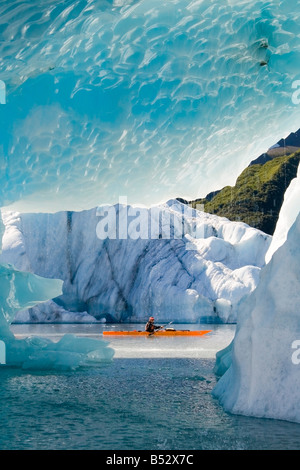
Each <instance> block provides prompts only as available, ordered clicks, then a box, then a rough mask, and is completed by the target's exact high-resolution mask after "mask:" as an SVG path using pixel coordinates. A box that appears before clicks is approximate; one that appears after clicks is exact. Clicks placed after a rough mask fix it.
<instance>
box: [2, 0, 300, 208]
mask: <svg viewBox="0 0 300 470" xmlns="http://www.w3.org/2000/svg"><path fill="white" fill-rule="evenodd" d="M0 18H1V20H0V21H1V25H2V26H1V36H2V41H1V42H0V57H2V58H3V59H2V62H1V63H0V65H1V75H0V78H1V79H2V80H3V81H4V82H5V84H6V87H7V104H6V105H5V106H1V107H0V125H1V132H2V134H1V147H0V159H1V176H0V188H1V192H0V206H2V207H3V206H8V205H11V204H13V203H14V209H16V210H19V211H24V210H25V211H31V212H32V211H34V210H37V211H48V212H49V211H51V210H53V211H56V210H60V209H66V210H78V209H88V208H92V207H95V206H96V205H98V204H99V203H101V204H102V203H116V202H118V197H119V196H120V195H126V196H127V197H128V202H129V203H136V202H138V203H146V204H150V203H157V202H165V201H166V200H168V199H170V198H173V197H177V196H182V197H186V198H189V197H191V198H195V197H199V196H201V195H203V196H204V195H205V194H206V193H207V192H208V191H209V190H215V189H218V188H219V187H220V186H222V185H225V184H231V183H233V182H234V180H235V178H236V176H237V175H238V174H239V172H240V171H241V170H242V169H243V168H244V166H245V165H246V164H247V163H248V162H250V160H252V159H253V157H256V156H257V155H258V154H259V153H261V152H263V151H265V150H266V148H269V147H270V146H271V145H273V143H274V142H276V141H278V140H279V139H280V138H281V137H282V136H283V135H285V134H288V133H290V132H291V131H292V130H297V129H298V127H299V123H297V118H298V114H299V108H298V101H299V100H298V99H297V97H298V91H299V90H298V87H297V83H298V80H297V78H299V71H298V69H299V67H298V64H299V59H300V38H299V34H298V32H299V22H300V19H299V6H298V2H297V1H296V0H281V1H278V0H270V1H268V2H261V1H252V0H246V1H232V0H225V1H222V2H213V3H212V2H211V1H210V0H201V1H198V0H197V1H196V0H172V1H170V2H161V0H153V1H151V2H149V0H139V1H132V0H129V1H108V0H107V1H99V0H90V1H87V0H77V1H73V0H66V1H65V2H63V3H57V2H55V1H54V0H47V1H46V2H37V1H34V2H30V3H21V2H20V1H19V0H12V1H11V2H10V3H9V5H7V3H6V2H2V4H1V6H0Z"/></svg>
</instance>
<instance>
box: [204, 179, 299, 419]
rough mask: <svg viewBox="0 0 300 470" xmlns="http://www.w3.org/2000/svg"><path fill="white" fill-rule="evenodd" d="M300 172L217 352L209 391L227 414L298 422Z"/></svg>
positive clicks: (288, 193) (292, 183) (287, 193)
mask: <svg viewBox="0 0 300 470" xmlns="http://www.w3.org/2000/svg"><path fill="white" fill-rule="evenodd" d="M299 189H300V174H299V172H298V177H297V178H295V179H294V180H293V181H292V182H291V184H290V186H289V188H288V190H287V192H286V197H285V200H284V204H283V206H282V210H281V213H280V216H279V220H278V223H277V226H276V230H275V234H274V237H275V242H274V243H275V246H276V247H277V249H276V250H275V248H274V246H273V245H272V244H271V246H270V248H269V252H268V253H269V254H268V253H267V257H266V258H267V259H268V258H269V261H268V263H267V264H266V266H264V267H263V268H262V270H261V275H260V282H259V284H258V286H257V288H256V289H255V290H254V291H253V292H252V293H251V294H250V295H249V297H248V298H247V299H246V300H245V299H244V300H242V301H241V303H240V306H239V312H238V321H237V330H236V334H235V337H234V339H233V342H232V344H231V345H229V346H228V347H227V348H226V349H224V350H222V351H220V352H219V353H218V355H217V361H216V367H215V370H216V373H218V374H219V375H220V376H221V378H220V380H219V382H218V384H217V386H216V387H215V389H214V391H213V394H214V396H216V397H217V398H218V399H219V400H220V402H221V403H222V405H223V406H224V408H225V409H226V410H227V411H230V412H232V413H239V414H245V415H252V416H256V417H265V418H275V419H284V420H289V421H293V422H298V423H300V409H299V387H300V375H299V367H300V360H299V357H298V356H299V353H300V323H299V301H300V290H299V279H300V264H299V257H300V246H299V237H300V214H299Z"/></svg>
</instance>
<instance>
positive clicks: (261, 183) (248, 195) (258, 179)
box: [189, 151, 300, 235]
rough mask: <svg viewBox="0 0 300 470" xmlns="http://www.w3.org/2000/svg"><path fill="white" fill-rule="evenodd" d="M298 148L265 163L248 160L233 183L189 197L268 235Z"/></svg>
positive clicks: (295, 165) (298, 157) (293, 171)
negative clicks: (212, 191)
mask: <svg viewBox="0 0 300 470" xmlns="http://www.w3.org/2000/svg"><path fill="white" fill-rule="evenodd" d="M299 162H300V151H297V152H295V153H293V154H291V155H285V156H280V157H275V158H273V159H272V160H269V161H267V162H266V163H265V164H259V163H257V164H252V165H250V166H249V167H248V168H246V169H245V170H244V171H243V172H242V173H241V174H240V176H239V177H238V178H237V181H236V184H235V186H225V187H224V188H223V189H221V191H216V192H215V193H213V195H212V197H211V194H210V195H208V196H207V197H206V198H202V199H196V200H195V201H191V202H190V203H189V205H191V206H192V207H196V206H197V204H203V205H204V210H205V212H209V213H211V214H216V215H219V216H222V217H227V218H228V219H229V220H232V221H242V222H245V223H247V224H248V225H250V226H252V227H255V228H257V229H259V230H262V231H263V232H265V233H268V234H270V235H272V234H273V233H274V230H275V226H276V222H277V219H278V215H279V211H280V208H281V205H282V202H283V197H284V193H285V191H286V189H287V187H288V186H289V184H290V182H291V180H292V179H293V178H295V177H296V175H297V169H298V166H299Z"/></svg>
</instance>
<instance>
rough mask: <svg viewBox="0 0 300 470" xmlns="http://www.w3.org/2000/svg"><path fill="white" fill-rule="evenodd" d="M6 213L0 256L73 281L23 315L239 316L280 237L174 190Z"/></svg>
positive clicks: (19, 318)
mask: <svg viewBox="0 0 300 470" xmlns="http://www.w3.org/2000/svg"><path fill="white" fill-rule="evenodd" d="M108 214H112V215H115V217H116V218H114V217H108ZM3 220H4V223H5V233H4V236H3V254H2V256H1V257H0V261H1V262H8V261H9V262H11V263H13V264H14V265H15V266H17V267H18V268H19V269H23V270H29V271H32V272H34V273H37V274H39V275H41V276H45V277H47V278H53V277H58V278H60V279H62V280H63V281H64V285H63V295H61V296H59V297H58V298H57V299H55V302H48V303H46V304H43V305H40V306H36V307H34V308H32V309H30V310H29V311H26V312H20V313H19V315H18V316H17V317H16V321H23V322H24V321H25V322H26V321H30V322H34V321H39V322H41V321H46V322H47V321H48V322H49V321H50V322H51V321H55V322H58V321H85V322H90V321H91V320H92V321H95V318H96V319H98V320H99V319H105V320H107V321H126V322H136V321H137V322H138V321H142V322H144V321H146V319H147V318H148V317H149V315H150V314H152V315H154V316H155V318H156V320H158V321H160V322H166V321H171V320H172V321H175V322H181V323H185V322H190V323H194V322H199V321H205V320H210V321H224V322H235V321H236V305H237V304H238V302H239V300H240V299H241V298H242V297H243V296H244V295H248V294H249V293H250V292H251V291H252V290H253V289H254V288H255V287H256V286H257V284H258V280H259V274H260V268H261V266H262V265H263V264H264V258H265V254H266V251H267V250H268V247H269V245H270V242H271V237H270V236H269V235H266V234H264V233H263V232H260V231H259V230H256V229H254V228H251V227H249V226H248V225H246V224H244V223H241V222H230V221H229V220H228V219H225V218H221V217H218V216H214V215H210V214H207V213H204V212H202V211H198V210H194V209H192V208H190V207H188V206H187V205H185V204H182V203H180V202H178V201H175V200H170V201H168V203H166V204H163V205H158V206H153V207H152V208H150V209H149V208H145V207H139V206H134V207H133V206H127V205H125V204H124V205H115V206H102V207H99V208H95V209H92V210H88V211H82V212H59V213H55V214H20V213H14V212H7V213H3ZM123 222H124V224H123V225H124V226H123V228H122V227H121V224H122V223H123ZM116 226H117V227H116ZM116 228H117V229H118V230H116ZM121 229H122V233H121ZM116 232H118V234H117V235H118V238H116ZM121 236H122V237H123V238H121ZM57 304H59V305H57ZM68 310H69V311H71V312H69V313H68V312H67V311H68Z"/></svg>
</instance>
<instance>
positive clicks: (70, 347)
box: [0, 217, 114, 370]
mask: <svg viewBox="0 0 300 470" xmlns="http://www.w3.org/2000/svg"><path fill="white" fill-rule="evenodd" d="M3 228H4V226H3V223H2V220H1V217H0V232H1V234H0V235H1V236H2V234H3ZM0 240H1V238H0ZM0 243H1V241H0ZM0 249H1V246H0ZM62 284H63V282H62V281H61V280H60V279H47V278H44V277H41V276H38V275H36V274H33V273H30V272H26V271H20V270H18V269H16V268H15V267H14V266H12V265H11V264H4V263H3V264H0V364H2V365H3V364H4V365H5V366H7V367H20V368H22V369H30V370H34V369H38V370H52V369H53V370H75V369H77V368H78V367H87V366H89V367H91V366H101V365H103V364H106V363H109V362H110V361H111V360H112V358H113V355H114V351H113V349H112V348H110V347H109V346H108V343H107V342H106V341H103V340H102V339H100V340H92V339H90V338H84V339H82V338H76V337H75V336H73V335H67V336H66V337H63V338H62V339H61V340H60V341H58V342H57V343H55V342H52V341H50V340H48V339H45V338H35V337H28V338H25V339H22V340H19V339H17V338H15V336H14V335H13V333H12V332H11V331H10V324H11V323H12V322H13V320H14V318H15V316H16V314H17V312H19V311H22V310H24V309H26V308H30V307H34V308H37V305H38V304H39V303H44V302H45V301H48V299H52V298H53V297H56V296H58V295H60V294H61V292H62Z"/></svg>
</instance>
